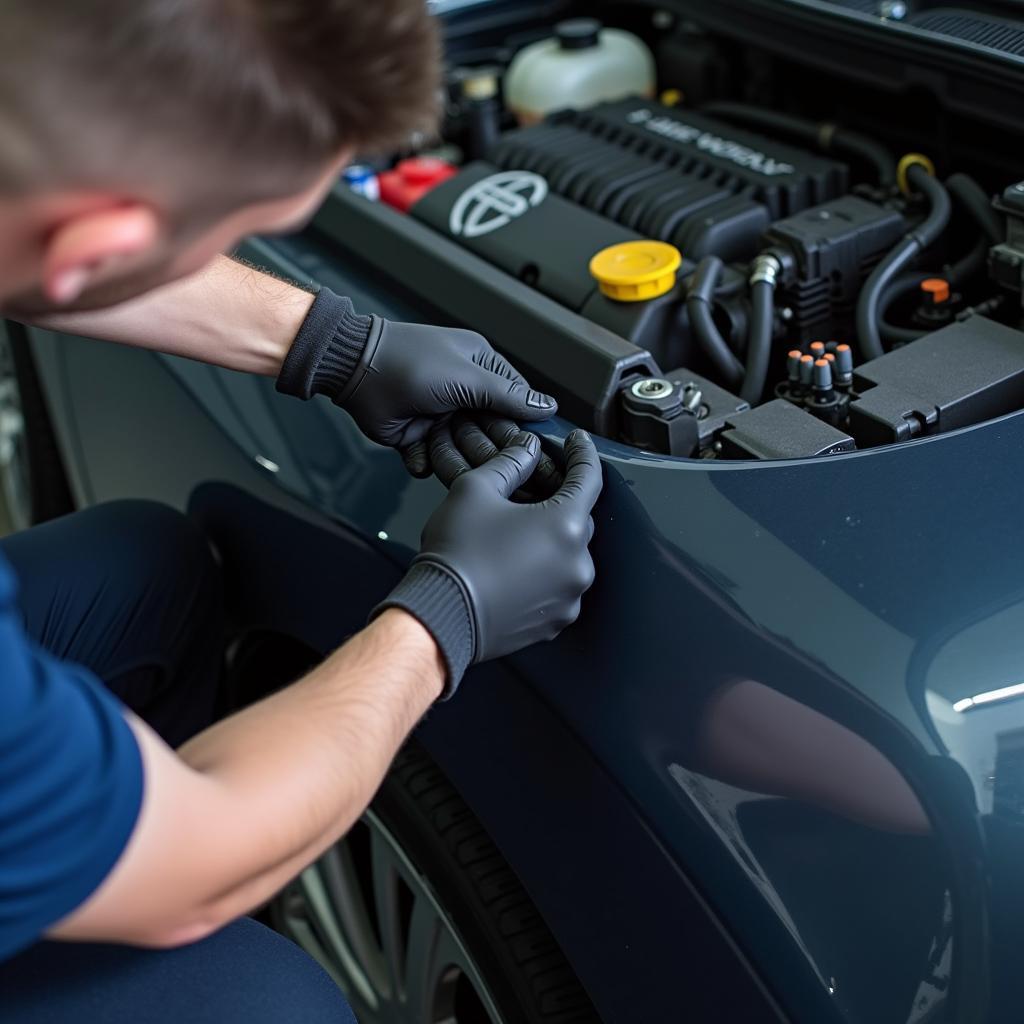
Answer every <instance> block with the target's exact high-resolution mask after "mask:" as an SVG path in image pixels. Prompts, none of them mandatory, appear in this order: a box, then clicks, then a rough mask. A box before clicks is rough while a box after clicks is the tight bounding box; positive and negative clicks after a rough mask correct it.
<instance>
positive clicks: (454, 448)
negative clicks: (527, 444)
mask: <svg viewBox="0 0 1024 1024" xmlns="http://www.w3.org/2000/svg"><path fill="white" fill-rule="evenodd" d="M517 443H518V444H522V443H523V431H522V430H520V429H519V425H518V424H517V423H513V422H512V420H506V419H502V418H501V417H499V416H491V415H490V414H489V413H481V412H476V413H474V412H457V413H456V414H455V415H454V416H452V417H451V419H448V420H445V421H444V422H443V423H438V424H437V426H435V427H432V428H431V431H430V434H429V436H428V438H427V454H428V456H429V458H430V466H431V469H433V471H434V474H435V476H436V477H437V478H438V480H440V481H441V483H443V484H444V485H445V487H449V488H450V487H451V485H452V484H453V483H454V482H455V481H456V480H457V479H458V478H459V477H460V476H462V474H463V473H468V472H469V471H470V470H471V469H474V468H475V467H476V466H482V465H483V464H484V463H485V462H489V461H490V460H491V459H493V458H494V456H495V455H497V454H498V452H499V451H501V450H502V449H504V448H507V447H508V446H509V445H510V444H517ZM562 479H563V474H562V471H561V470H560V469H559V468H558V466H556V465H555V462H554V460H553V459H552V458H551V456H550V455H548V454H547V453H546V452H544V451H541V453H540V459H539V460H538V462H537V468H536V469H535V470H534V472H533V476H531V477H530V479H529V480H528V481H527V482H526V483H525V484H524V485H523V486H522V487H520V488H519V490H518V491H516V492H515V494H513V495H512V500H513V501H542V500H543V499H545V498H550V497H551V495H553V494H554V493H555V491H557V490H558V488H559V487H561V486H562Z"/></svg>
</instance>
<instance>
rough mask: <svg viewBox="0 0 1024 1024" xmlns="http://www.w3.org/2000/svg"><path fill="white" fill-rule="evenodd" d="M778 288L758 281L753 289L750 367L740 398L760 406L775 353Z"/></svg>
mask: <svg viewBox="0 0 1024 1024" xmlns="http://www.w3.org/2000/svg"><path fill="white" fill-rule="evenodd" d="M774 293H775V289H774V287H773V286H772V285H771V284H770V283H769V282H768V281H755V282H754V283H753V284H752V285H751V286H750V307H751V308H750V332H749V334H748V336H747V368H746V373H745V374H744V377H743V387H742V388H741V389H740V398H742V399H743V400H744V401H745V402H749V403H750V404H751V405H757V403H758V402H760V401H761V395H762V394H763V393H764V382H765V380H766V378H767V377H768V360H769V357H770V356H771V352H772V321H773V319H774V315H775V302H774Z"/></svg>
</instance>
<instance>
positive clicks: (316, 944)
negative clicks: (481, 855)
mask: <svg viewBox="0 0 1024 1024" xmlns="http://www.w3.org/2000/svg"><path fill="white" fill-rule="evenodd" d="M272 916H273V918H274V923H275V926H276V927H277V928H278V930H279V931H281V932H283V933H284V934H285V935H288V936H289V937H290V938H291V939H293V940H294V941H295V942H296V943H298V945H300V946H301V947H302V948H303V949H305V950H306V951H307V952H308V953H309V954H310V955H312V956H313V957H314V958H315V959H316V960H318V961H319V962H320V964H321V965H322V966H323V967H324V969H325V970H326V971H327V972H328V973H329V974H330V975H331V976H332V978H334V980H335V982H336V983H337V984H338V986H339V987H340V988H341V989H342V991H343V992H344V993H345V995H346V997H347V998H348V1000H349V1002H350V1004H351V1005H352V1008H353V1010H354V1011H355V1014H356V1016H357V1018H358V1019H359V1021H360V1022H361V1024H502V1018H501V1016H500V1014H499V1012H498V1010H497V1008H496V1006H495V1005H494V1000H493V998H492V996H491V994H490V993H489V992H488V990H487V986H486V983H485V982H484V979H483V977H482V976H481V973H480V971H479V970H478V968H477V967H476V965H475V964H474V962H473V960H472V958H471V956H470V954H469V953H468V951H467V950H466V947H465V945H464V943H463V942H462V940H461V939H460V938H459V935H458V932H457V930H456V928H455V926H454V925H453V923H452V921H451V919H450V917H449V916H448V914H447V913H446V912H445V910H444V908H443V907H442V906H441V904H440V902H439V901H438V899H437V897H436V895H435V894H434V892H433V890H432V889H431V887H430V885H429V883H428V882H427V880H426V879H425V878H424V877H423V876H422V875H421V874H420V873H419V871H417V869H416V867H415V866H414V865H413V863H412V862H411V861H410V860H409V858H408V857H407V856H406V854H405V852H404V851H403V850H402V849H401V847H400V846H399V844H398V843H397V841H396V840H395V838H394V837H393V836H392V834H391V833H390V832H389V831H388V829H387V828H386V827H385V826H384V825H383V823H382V822H381V820H380V819H379V817H378V816H377V815H376V814H374V813H373V812H372V811H367V813H366V814H365V815H364V816H363V819H362V820H361V821H360V822H359V823H358V824H357V825H356V826H355V827H354V828H353V829H352V830H351V831H350V832H349V834H348V835H347V836H346V837H345V838H344V839H343V840H341V842H339V843H338V844H337V845H335V846H333V847H332V848H331V849H330V850H328V851H327V853H325V854H324V855H323V856H322V857H321V858H320V859H319V860H318V861H316V862H315V863H314V864H313V865H311V866H310V867H309V868H307V869H306V870H305V871H304V872H302V874H301V875H300V876H299V877H298V878H297V879H296V880H295V881H294V882H293V883H291V885H289V886H288V887H287V888H286V889H285V890H284V892H282V894H281V895H280V896H279V897H278V899H277V901H276V902H275V904H274V906H273V908H272Z"/></svg>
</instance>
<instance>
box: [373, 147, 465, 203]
mask: <svg viewBox="0 0 1024 1024" xmlns="http://www.w3.org/2000/svg"><path fill="white" fill-rule="evenodd" d="M457 171H458V168H457V167H454V166H453V165H452V164H450V163H448V161H447V160H440V159H438V158H437V157H433V156H413V157H409V159H408V160H399V162H398V163H397V164H395V166H394V168H393V169H392V170H390V171H384V172H382V173H381V174H379V175H378V178H379V180H380V198H381V202H384V203H387V204H388V206H393V207H395V209H396V210H401V211H402V212H403V213H405V212H407V211H408V209H409V207H410V206H412V204H413V203H415V202H416V200H417V199H422V198H423V196H425V195H426V194H427V193H428V192H429V191H430V190H431V189H432V188H434V187H435V186H436V185H440V184H441V182H442V181H446V180H447V179H448V178H450V177H451V176H452V175H453V174H456V173H457Z"/></svg>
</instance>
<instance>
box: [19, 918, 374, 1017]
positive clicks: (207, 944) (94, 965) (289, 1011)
mask: <svg viewBox="0 0 1024 1024" xmlns="http://www.w3.org/2000/svg"><path fill="white" fill-rule="evenodd" d="M0 989H2V990H3V992H4V1001H5V1011H11V1019H12V1020H17V1021H19V1022H20V1024H46V1022H50V1021H54V1020H83V1021H84V1020H88V1021H90V1022H91V1024H120V1022H122V1021H130V1020H145V1021H150V1022H154V1024H156V1022H160V1024H163V1022H165V1021H166V1022H167V1024H180V1022H182V1021H188V1022H189V1024H281V1022H282V1021H302V1022H303V1024H356V1018H355V1015H354V1014H353V1013H352V1011H351V1009H349V1006H348V1004H347V1003H346V1002H345V999H344V997H343V996H342V994H341V992H340V991H339V990H338V988H337V987H336V986H335V984H334V982H332V981H331V979H330V978H329V977H328V975H327V974H326V972H325V971H324V970H323V969H322V968H321V967H320V965H319V964H317V963H316V962H315V961H314V960H312V959H311V958H310V957H309V956H307V955H306V954H305V953H303V952H302V950H300V949H299V948H298V947H297V946H295V945H294V944H293V943H291V942H289V941H288V940H287V939H285V938H283V937H282V936H280V935H278V934H277V933H276V932H272V931H270V929H269V928H264V927H263V926H262V925H260V924H257V923H256V922H255V921H252V920H250V919H248V918H242V919H241V920H239V921H235V922H234V923H233V924H231V925H228V926H227V927H226V928H223V929H221V931H219V932H217V933H216V934H215V935H211V936H210V937H209V938H207V939H204V940H203V941H201V942H197V943H195V944H194V945H191V946H182V947H181V948H179V949H171V950H159V951H158V950H144V949H131V948H127V947H124V946H108V945H91V944H83V945H77V944H75V943H55V942H43V943H40V944H39V945H37V946H34V947H33V948H31V949H29V950H27V951H26V952H25V953H22V954H20V955H18V956H16V957H15V958H14V959H13V960H11V961H8V962H7V963H6V964H0ZM5 1019H6V1018H5Z"/></svg>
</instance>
